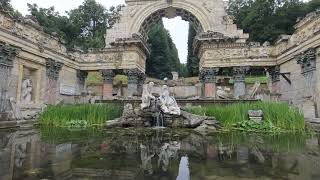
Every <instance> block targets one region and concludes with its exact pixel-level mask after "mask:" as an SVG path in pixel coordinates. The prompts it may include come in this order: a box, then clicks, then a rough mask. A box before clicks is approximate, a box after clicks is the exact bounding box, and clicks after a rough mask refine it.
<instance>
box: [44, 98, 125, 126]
mask: <svg viewBox="0 0 320 180" xmlns="http://www.w3.org/2000/svg"><path fill="white" fill-rule="evenodd" d="M122 109H123V107H122V106H120V105H115V104H75V105H59V106H48V107H47V108H46V109H45V111H44V112H43V113H42V114H41V115H40V121H39V123H40V125H44V126H53V127H66V128H87V127H92V126H97V127H100V126H103V125H104V123H105V122H106V121H107V120H113V119H116V118H118V117H120V116H121V114H122Z"/></svg>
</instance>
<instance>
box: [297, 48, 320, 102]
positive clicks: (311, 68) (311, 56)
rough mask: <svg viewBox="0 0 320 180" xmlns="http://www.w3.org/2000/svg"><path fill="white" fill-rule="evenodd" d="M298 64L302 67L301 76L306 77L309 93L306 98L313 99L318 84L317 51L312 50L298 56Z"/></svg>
mask: <svg viewBox="0 0 320 180" xmlns="http://www.w3.org/2000/svg"><path fill="white" fill-rule="evenodd" d="M297 63H298V64H299V65H300V67H301V74H302V75H303V76H304V77H305V86H306V89H307V91H306V92H305V97H313V96H314V91H315V84H316V74H315V71H316V68H317V66H316V50H315V49H314V48H311V49H309V50H307V51H305V52H304V53H302V54H300V55H298V56H297Z"/></svg>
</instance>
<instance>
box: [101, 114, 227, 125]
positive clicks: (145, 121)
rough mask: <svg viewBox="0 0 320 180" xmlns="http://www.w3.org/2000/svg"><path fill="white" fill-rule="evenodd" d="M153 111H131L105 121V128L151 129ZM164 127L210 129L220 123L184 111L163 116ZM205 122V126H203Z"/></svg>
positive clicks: (153, 116)
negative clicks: (205, 127)
mask: <svg viewBox="0 0 320 180" xmlns="http://www.w3.org/2000/svg"><path fill="white" fill-rule="evenodd" d="M155 113H156V112H153V111H151V110H150V111H148V110H144V111H137V110H135V112H134V111H132V113H131V115H129V114H128V111H126V114H125V115H124V116H122V117H121V118H119V119H116V120H113V121H107V122H106V127H107V128H114V127H125V128H126V127H153V126H155V115H156V114H155ZM163 117H164V126H165V127H175V128H197V127H199V126H201V125H206V126H210V127H212V128H211V129H219V128H221V126H220V123H219V122H218V121H216V120H215V118H212V117H206V116H198V115H194V114H191V113H188V112H185V111H181V115H180V116H178V115H170V114H163ZM204 122H206V123H205V124H203V123H204Z"/></svg>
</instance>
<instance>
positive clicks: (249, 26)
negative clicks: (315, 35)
mask: <svg viewBox="0 0 320 180" xmlns="http://www.w3.org/2000/svg"><path fill="white" fill-rule="evenodd" d="M319 7H320V0H311V1H309V2H307V3H305V2H303V1H300V0H229V7H228V13H229V14H230V15H232V16H233V17H234V20H235V23H236V24H237V25H238V27H239V28H241V29H243V30H244V31H245V32H246V33H250V40H251V41H256V42H261V43H263V42H265V41H269V42H274V41H275V40H276V39H277V38H278V36H279V35H281V34H292V33H293V32H294V25H295V24H296V21H297V19H298V18H299V17H303V16H305V15H306V14H307V13H309V12H311V11H314V10H316V9H317V8H319Z"/></svg>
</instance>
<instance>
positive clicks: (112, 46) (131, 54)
mask: <svg viewBox="0 0 320 180" xmlns="http://www.w3.org/2000/svg"><path fill="white" fill-rule="evenodd" d="M225 7H226V6H225V3H224V2H223V1H222V0H197V1H194V0H174V1H165V0H150V1H145V0H126V6H125V7H124V8H123V9H122V11H121V12H120V14H121V17H120V20H119V22H117V23H116V24H115V25H114V27H113V28H111V29H109V30H108V33H107V34H106V47H105V48H103V49H96V50H90V51H89V52H88V53H83V52H79V51H76V50H74V51H72V52H70V51H67V48H66V47H65V46H64V45H63V42H62V40H61V39H59V38H57V37H56V36H54V35H48V34H46V33H44V32H43V31H42V28H41V27H40V26H39V25H38V24H37V23H36V22H35V21H33V20H32V18H24V19H20V20H14V19H13V18H12V17H10V16H9V15H7V14H6V13H5V12H0V41H1V42H3V43H1V44H0V52H1V53H0V65H1V67H4V66H3V64H4V63H3V61H4V59H5V58H7V57H11V56H12V57H14V61H7V62H6V63H7V65H9V66H10V72H9V75H8V77H10V82H11V84H10V86H9V87H8V88H6V90H2V91H6V92H7V93H6V96H7V97H8V98H13V99H15V100H17V102H18V103H20V102H19V101H20V99H21V88H22V86H21V83H22V81H23V80H24V79H26V78H30V79H31V80H32V81H33V82H34V83H35V85H34V88H33V89H34V90H33V93H34V96H33V98H32V99H33V100H32V102H33V103H34V104H43V103H47V104H55V103H57V102H60V101H68V102H72V98H73V96H78V95H79V92H80V91H81V90H80V89H82V87H83V84H84V76H83V74H82V75H81V73H82V72H83V71H86V72H88V71H99V70H102V74H103V77H104V80H105V81H104V90H103V91H104V97H105V98H106V97H108V98H110V97H112V95H113V86H112V80H113V77H114V75H115V74H114V73H115V72H117V73H118V72H124V73H125V74H127V75H128V76H129V86H130V87H129V89H130V90H129V93H128V94H129V96H133V95H138V94H140V91H141V89H142V84H143V81H144V79H145V69H146V59H147V57H148V55H149V54H150V50H149V47H148V44H147V43H146V40H147V38H146V33H147V32H148V31H149V29H150V26H151V25H152V24H154V23H157V22H158V21H159V20H160V19H161V18H162V17H168V18H173V17H176V16H182V19H184V20H186V21H189V22H190V23H192V24H193V25H194V26H195V27H196V31H197V36H196V38H195V41H194V44H193V45H194V46H193V48H194V52H195V53H196V54H197V55H198V57H199V58H200V65H199V66H200V69H199V70H200V72H201V73H200V80H201V81H202V82H203V83H204V90H203V91H204V95H205V96H206V97H211V98H215V96H216V77H217V72H218V70H219V68H220V69H221V68H224V67H227V68H231V67H247V66H248V67H264V68H266V69H269V77H270V83H269V85H270V90H271V92H272V93H275V94H278V95H279V98H280V100H284V101H288V102H291V103H292V104H294V105H297V106H299V107H301V109H312V108H313V109H318V110H317V113H314V115H310V116H309V115H308V116H309V117H315V116H319V114H320V95H319V94H320V93H319V92H320V78H318V77H320V71H319V68H318V69H317V64H319V61H320V58H319V49H320V48H319V47H320V14H319V11H317V12H314V13H310V14H308V15H307V16H306V17H305V18H304V19H301V20H300V21H299V22H298V23H297V25H296V26H295V28H296V31H295V32H294V33H293V34H292V35H282V36H281V37H280V38H279V40H278V41H277V43H276V44H275V45H274V46H270V45H268V43H264V44H263V45H260V44H259V43H250V42H247V39H248V37H249V35H248V34H245V33H243V31H242V30H240V29H238V28H237V27H236V25H235V24H234V23H233V21H232V18H231V17H230V16H228V15H227V13H226V9H225ZM8 47H9V48H8ZM10 48H14V49H19V53H18V54H17V53H16V52H15V51H8V50H9V49H10ZM3 52H6V53H5V55H4V54H3ZM8 52H9V53H8ZM53 60H54V61H53ZM297 62H298V64H297ZM62 65H63V66H62ZM9 66H6V67H9ZM5 72H8V71H2V70H1V72H0V73H5ZM235 72H240V71H235ZM241 72H242V71H241ZM7 74H8V73H7ZM1 75H2V74H1ZM235 75H236V76H235V86H236V84H238V85H240V87H239V88H236V89H241V93H236V94H237V95H236V96H238V95H239V94H241V95H242V94H243V89H244V88H243V73H235ZM283 76H286V78H284V77H283ZM3 77H6V76H3ZM1 80H4V78H3V79H1ZM288 80H289V81H288ZM80 86H81V88H80ZM2 87H4V86H2ZM77 87H78V88H77ZM77 89H78V90H77ZM2 94H3V93H2ZM1 96H2V95H1ZM239 96H240V95H239ZM311 106H312V107H311ZM308 114H310V113H308Z"/></svg>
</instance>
